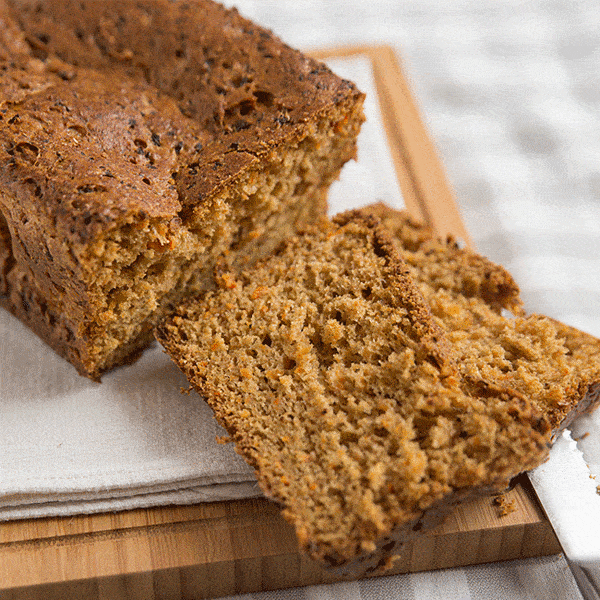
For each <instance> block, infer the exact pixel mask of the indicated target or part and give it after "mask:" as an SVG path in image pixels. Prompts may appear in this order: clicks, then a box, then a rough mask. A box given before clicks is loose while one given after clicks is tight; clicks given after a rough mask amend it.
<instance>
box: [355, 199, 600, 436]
mask: <svg viewBox="0 0 600 600" xmlns="http://www.w3.org/2000/svg"><path fill="white" fill-rule="evenodd" d="M363 212H364V214H370V215H376V216H377V217H378V218H379V219H381V220H382V222H383V223H384V225H385V227H386V229H387V230H388V231H389V232H390V234H391V235H392V237H393V239H394V243H395V245H396V249H397V250H398V251H399V252H400V255H401V256H402V258H403V260H404V261H405V262H406V264H407V265H408V267H409V269H410V273H411V275H412V277H413V279H414V280H415V281H416V283H417V285H418V287H419V289H420V291H421V292H422V294H423V296H424V297H425V299H426V301H427V303H428V304H429V307H430V308H431V311H432V313H433V315H434V316H435V318H436V319H437V322H438V325H440V327H441V328H442V329H444V330H445V331H446V335H447V337H448V339H449V341H450V342H451V344H452V346H453V348H454V350H455V352H456V353H457V356H458V357H459V360H458V362H457V365H458V368H459V371H460V374H461V377H462V378H463V379H464V380H467V381H469V380H478V379H482V380H484V381H486V382H487V385H488V386H493V387H495V388H498V389H506V390H509V391H510V392H511V393H514V394H521V395H522V396H523V397H526V398H529V399H530V400H532V401H533V402H534V403H536V404H537V405H538V407H539V408H540V410H542V411H543V412H545V413H546V414H547V415H548V418H549V420H550V423H551V425H552V428H553V430H554V435H553V437H556V435H558V433H559V432H560V431H561V430H562V429H564V427H566V426H567V425H568V424H569V423H570V422H571V421H572V420H573V419H574V418H575V417H576V416H577V414H579V413H580V412H582V411H584V410H592V409H593V408H595V407H596V406H597V405H598V403H599V402H600V340H598V339H597V338H595V337H593V336H591V335H589V334H586V333H584V332H581V331H578V330H577V329H575V328H573V327H569V326H567V325H564V324H563V323H559V322H558V321H556V320H553V319H549V318H548V317H544V316H541V315H535V314H533V315H526V314H525V311H524V310H523V308H522V302H521V300H520V297H519V288H518V286H517V284H516V283H515V282H514V280H513V278H512V276H511V275H510V274H509V273H508V272H507V271H506V270H505V269H504V268H503V267H501V266H499V265H496V264H494V263H493V262H491V261H489V260H488V259H486V258H484V257H482V256H481V255H479V254H477V253H476V252H473V251H471V250H469V249H467V248H462V249H461V248H459V246H458V245H457V244H456V242H455V241H454V240H453V239H451V238H449V239H447V240H440V239H438V238H437V237H436V236H435V235H434V234H433V232H432V231H431V230H430V229H429V228H428V227H426V226H425V225H423V224H421V223H418V222H416V221H415V220H414V219H412V218H411V217H410V216H409V215H408V214H407V213H406V212H402V211H397V210H394V209H391V208H389V207H387V206H385V205H383V204H375V205H371V206H369V207H367V208H365V209H364V210H363ZM502 309H504V311H503V310H502ZM506 310H508V311H511V312H512V313H514V316H513V315H510V314H507V313H506V312H505V311H506Z"/></svg>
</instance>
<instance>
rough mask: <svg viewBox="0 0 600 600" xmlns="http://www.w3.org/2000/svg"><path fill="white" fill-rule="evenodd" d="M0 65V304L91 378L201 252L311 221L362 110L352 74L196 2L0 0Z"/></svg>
mask: <svg viewBox="0 0 600 600" xmlns="http://www.w3.org/2000/svg"><path fill="white" fill-rule="evenodd" d="M167 50H168V51H167ZM0 62H1V64H2V69H1V70H0V78H1V80H2V81H1V83H2V87H1V88H0V106H1V107H2V109H3V113H2V118H0V187H1V191H0V266H1V269H0V303H1V304H2V305H3V306H5V307H6V308H8V309H9V310H10V311H12V312H13V313H14V314H15V315H17V316H18V317H19V318H20V319H22V320H23V321H24V322H25V323H27V324H28V325H29V326H30V327H31V328H32V329H34V331H36V332H37V333H38V334H39V335H40V336H41V337H43V338H44V339H45V340H46V341H47V342H48V343H49V344H50V345H52V346H53V347H54V348H55V350H57V351H58V352H59V353H60V354H62V355H63V356H65V358H67V359H68V360H70V361H71V362H72V363H73V364H74V365H75V366H76V368H77V369H78V370H79V371H80V372H81V373H82V374H85V375H87V376H89V377H92V378H99V377H100V375H101V374H102V373H103V372H105V371H106V370H108V369H110V368H112V367H113V366H115V365H118V364H121V363H123V362H125V361H126V360H128V358H131V357H133V356H135V355H136V353H137V352H138V351H139V350H140V349H142V348H143V347H144V346H145V345H147V343H148V342H149V341H150V340H151V339H152V327H153V325H154V323H155V322H156V319H157V318H158V316H159V315H160V314H161V313H162V312H163V311H164V310H165V309H166V308H167V307H168V306H170V305H171V304H173V303H174V302H177V301H179V299H180V298H181V297H183V296H184V295H185V294H186V293H189V292H192V291H199V290H201V289H205V288H208V287H211V286H212V285H214V280H213V271H214V266H215V264H216V262H217V261H221V262H222V261H226V262H227V263H228V264H230V265H231V268H233V269H239V268H242V267H246V266H248V265H250V264H252V262H253V261H255V260H256V259H257V258H258V257H260V256H264V255H266V254H268V253H269V252H270V251H272V250H273V249H274V248H275V247H276V245H277V244H279V243H280V242H281V240H282V239H285V238H286V237H288V236H290V235H293V234H294V233H295V231H296V229H297V228H298V227H304V226H306V225H308V224H310V223H313V222H315V221H316V220H318V219H319V218H321V217H322V216H323V214H324V213H325V208H326V193H327V190H328V187H329V185H330V184H331V182H332V181H333V180H334V179H335V178H336V177H337V176H338V174H339V172H340V169H341V168H342V166H343V164H344V163H345V162H346V161H348V160H349V159H351V158H353V157H354V155H355V152H356V137H357V135H358V131H359V129H360V125H361V123H362V121H363V115H362V100H363V95H362V94H361V93H360V92H359V91H358V90H357V89H356V88H355V87H354V86H353V85H352V84H351V83H350V82H347V81H344V80H342V79H340V78H338V77H336V76H335V75H334V74H333V73H331V71H329V70H328V69H327V68H326V67H325V66H324V65H322V64H320V63H317V62H315V61H312V60H310V59H308V58H307V57H305V56H303V55H302V54H301V53H299V52H297V51H295V50H293V49H291V48H289V47H287V46H285V44H283V43H282V42H281V41H280V40H278V39H277V38H275V37H274V36H273V35H272V34H271V33H270V32H267V31H265V30H264V29H262V28H260V27H257V26H255V25H253V24H252V23H250V22H249V21H247V20H245V19H243V18H242V17H240V16H239V15H238V14H237V12H235V11H228V10H225V9H224V8H223V7H222V6H220V5H218V4H216V3H213V2H207V1H201V0H197V1H194V0H192V1H190V2H181V3H173V2H168V1H166V0H164V1H163V0H156V1H153V0H140V1H133V0H123V1H118V2H116V1H115V2H112V1H110V0H107V1H106V2H88V3H83V2H68V1H64V0H60V1H54V0H49V1H48V2H44V3H38V2H28V1H25V0H23V1H17V0H15V1H10V2H9V1H7V0H0ZM275 73H279V75H277V76H275V75H274V74H275Z"/></svg>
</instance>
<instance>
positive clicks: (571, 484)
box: [529, 429, 600, 600]
mask: <svg viewBox="0 0 600 600" xmlns="http://www.w3.org/2000/svg"><path fill="white" fill-rule="evenodd" d="M529 478H530V480H531V483H532V484H533V487H534V489H535V491H536V494H537V496H538V498H539V500H540V502H541V504H542V506H543V508H544V511H545V512H546V515H547V517H548V520H549V521H550V523H551V524H552V527H553V529H554V532H555V533H556V537H557V538H558V541H559V542H560V544H561V546H562V548H563V551H564V553H565V557H566V559H567V562H568V563H569V566H570V567H571V570H572V571H573V575H574V576H575V579H576V580H577V583H578V585H579V589H580V590H581V593H582V595H583V597H584V598H585V600H600V495H598V487H597V486H598V485H599V484H600V482H596V481H595V480H594V479H593V478H592V476H591V474H590V470H589V468H588V466H587V464H586V462H585V459H584V456H583V453H582V452H581V450H580V449H579V448H578V447H577V442H575V441H574V440H573V438H572V436H571V432H570V431H569V430H568V429H565V430H564V431H563V433H562V434H561V435H560V436H559V438H558V439H557V440H556V442H555V443H554V446H553V447H552V449H551V451H550V458H549V459H548V461H547V462H545V463H544V464H543V465H540V466H539V467H537V469H534V470H533V471H531V472H530V473H529Z"/></svg>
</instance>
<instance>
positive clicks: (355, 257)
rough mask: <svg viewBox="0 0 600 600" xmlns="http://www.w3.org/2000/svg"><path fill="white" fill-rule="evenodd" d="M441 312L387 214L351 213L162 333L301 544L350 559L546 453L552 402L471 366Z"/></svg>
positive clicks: (187, 308) (189, 310)
mask: <svg viewBox="0 0 600 600" xmlns="http://www.w3.org/2000/svg"><path fill="white" fill-rule="evenodd" d="M439 321H440V320H439V319H438V318H437V317H435V316H434V314H433V313H432V312H431V311H430V310H429V308H428V305H427V303H426V301H425V298H424V296H423V294H422V293H421V292H420V291H419V289H418V287H417V285H416V283H415V282H414V280H413V277H412V275H411V270H410V267H409V266H407V264H406V263H404V262H403V261H401V259H400V257H399V254H398V253H397V251H396V250H395V249H394V247H393V243H392V239H391V238H390V237H389V236H388V234H387V233H386V232H385V231H384V230H383V229H382V228H381V226H380V224H379V223H378V221H377V220H376V219H374V218H372V217H370V216H365V215H359V214H352V215H346V216H344V217H341V218H340V219H338V220H337V223H336V224H329V225H324V226H323V227H322V228H321V229H318V230H313V231H310V232H308V233H306V234H304V235H302V236H297V237H295V238H293V239H291V240H290V241H288V242H287V243H286V244H285V245H284V246H282V247H281V248H280V249H279V250H278V251H277V252H276V253H275V254H274V255H273V256H272V257H270V258H268V259H266V260H264V261H262V262H260V263H259V264H258V265H257V266H256V267H255V268H254V269H253V270H252V271H251V272H250V273H248V274H241V275H238V276H236V275H234V274H232V273H230V272H223V273H221V277H220V287H219V288H218V289H217V290H215V291H211V292H208V293H206V294H203V295H202V296H200V297H198V298H196V299H194V300H191V301H187V302H186V303H184V304H183V305H182V306H180V307H178V309H177V310H176V311H175V313H174V314H173V315H172V316H170V317H169V318H168V319H167V320H166V321H164V322H163V323H162V324H161V325H160V326H159V328H158V330H157V335H158V338H159V340H160V341H161V342H162V343H163V345H164V346H165V348H166V349H167V351H168V352H169V354H170V355H171V356H172V357H173V358H174V360H175V361H176V363H177V364H178V365H179V366H180V367H181V368H182V370H183V371H184V372H185V373H186V375H187V376H188V378H189V379H190V381H191V382H192V383H193V384H194V386H195V387H196V389H197V390H198V391H199V392H200V394H201V395H202V396H203V397H204V398H205V399H206V400H207V402H208V403H209V404H210V405H211V407H212V408H213V409H214V411H215V414H216V416H217V418H218V419H219V421H220V422H221V423H222V424H223V425H224V426H225V428H226V429H227V430H228V432H229V434H230V435H231V437H232V439H233V441H234V442H235V444H236V448H237V450H238V452H239V453H240V454H242V455H243V456H244V457H245V458H246V459H247V460H248V461H249V462H250V464H252V465H253V466H254V467H255V469H256V472H257V476H258V479H259V482H260V485H261V486H262V489H263V490H264V491H265V493H266V494H267V495H268V496H270V497H272V498H274V499H276V500H277V501H279V502H281V503H282V504H283V514H284V516H285V517H286V518H287V519H288V520H289V521H290V522H291V523H292V524H293V525H294V526H295V528H296V532H297V534H298V538H299V540H300V543H301V545H302V547H303V548H304V549H305V550H306V551H308V552H309V553H311V554H312V556H314V557H316V558H318V559H320V560H322V561H324V562H325V563H327V564H330V565H334V566H336V565H337V566H339V565H343V564H346V563H353V562H355V561H358V560H360V559H361V557H365V556H369V555H372V554H373V553H376V551H381V552H383V554H385V549H383V550H382V548H383V546H385V547H386V549H387V551H391V549H392V548H393V547H394V545H395V542H394V541H393V539H394V535H395V531H397V530H398V529H399V528H400V529H401V528H402V527H404V526H406V525H407V524H410V523H413V522H415V520H419V519H420V518H421V516H422V514H423V512H424V511H427V510H432V512H435V511H442V509H443V507H444V506H450V505H452V503H453V502H456V501H459V499H462V498H464V497H466V496H469V495H473V493H477V492H479V493H482V492H483V491H488V490H491V489H497V490H501V489H503V488H504V487H506V485H507V484H508V481H509V480H510V478H511V477H512V476H514V475H516V474H517V473H519V472H521V471H523V470H525V469H527V468H530V467H533V466H535V465H537V464H539V463H540V462H541V461H542V460H543V459H544V457H545V456H546V452H547V444H548V441H549V426H548V423H547V420H546V419H545V417H544V415H543V414H542V413H541V412H540V411H539V410H538V408H537V407H536V406H535V404H533V403H531V402H529V401H528V400H527V399H526V398H524V397H522V395H521V394H519V393H517V392H511V391H510V390H508V389H507V388H503V389H499V388H497V387H494V386H487V387H486V386H485V383H484V379H483V378H482V377H477V378H476V379H474V380H473V381H467V380H466V379H463V378H461V376H460V371H459V368H458V365H457V361H458V358H459V355H457V353H456V352H455V350H454V349H453V347H452V345H451V344H450V343H449V342H448V339H447V335H446V334H445V333H444V330H443V328H442V327H441V325H440V322H439ZM388 553H389V552H388Z"/></svg>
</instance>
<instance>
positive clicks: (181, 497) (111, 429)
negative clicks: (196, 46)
mask: <svg viewBox="0 0 600 600" xmlns="http://www.w3.org/2000/svg"><path fill="white" fill-rule="evenodd" d="M333 66H334V68H335V70H336V71H338V72H339V73H340V74H341V75H342V76H344V77H347V78H351V79H353V80H354V81H356V82H357V84H358V85H359V87H360V88H361V89H362V90H364V91H365V92H367V94H368V102H367V106H366V112H367V123H366V124H365V126H364V129H363V131H362V132H361V135H360V138H359V159H358V161H357V162H356V163H350V164H348V165H347V166H346V167H345V169H344V172H343V176H342V178H341V179H340V181H338V182H336V183H335V185H334V189H332V192H331V201H330V206H331V211H332V212H338V211H340V210H345V209H348V208H353V207H355V206H358V204H357V202H356V199H360V200H362V201H363V203H365V204H366V203H368V202H369V201H373V200H384V201H386V202H388V203H389V204H392V205H395V206H397V207H401V206H402V197H401V193H400V191H399V188H398V184H397V181H396V178H395V174H394V168H393V163H392V161H391V158H390V155H389V151H388V148H387V144H386V140H385V134H384V131H383V125H382V122H381V118H380V115H379V113H378V108H377V102H376V98H375V96H376V92H375V86H374V84H373V79H372V74H371V70H370V63H369V61H368V60H367V59H363V58H358V59H347V60H338V61H335V64H334V65H333ZM373 190H377V196H376V197H373ZM188 387H189V386H188V384H187V381H186V380H185V378H184V377H183V375H182V374H181V373H180V372H179V371H178V369H177V368H176V367H175V366H174V365H173V364H172V363H171V361H170V359H169V358H168V356H167V355H166V354H165V353H164V352H163V351H162V349H161V348H160V346H158V345H157V344H156V345H155V346H153V347H151V348H150V349H149V350H147V351H146V352H145V353H144V354H143V356H142V358H141V359H140V360H139V361H138V362H137V363H135V364H134V365H131V366H127V367H122V368H120V369H117V370H115V371H113V372H111V373H109V374H107V375H105V376H104V377H103V379H102V383H101V384H98V383H94V382H91V381H89V380H87V379H85V378H83V377H80V376H79V375H77V373H76V372H75V370H74V369H73V367H71V366H70V365H69V364H68V363H66V362H65V361H63V360H62V359H61V358H59V357H58V356H57V355H56V354H54V352H53V351H52V350H50V349H49V348H48V347H47V346H46V345H45V344H44V343H43V342H42V341H40V340H39V339H38V338H37V337H36V336H35V335H34V334H33V333H31V332H30V331H29V330H28V329H27V328H26V327H25V326H24V325H22V324H21V323H20V322H19V321H18V320H17V319H15V318H14V317H12V316H11V315H10V314H9V313H7V312H6V311H4V310H1V309H0V403H1V409H0V520H8V519H22V518H29V517H47V516H56V515H73V514H81V513H92V512H104V511H113V510H124V509H131V508H141V507H148V506H158V505H166V504H177V503H180V504H183V503H195V502H202V501H212V500H226V499H234V498H241V497H251V496H257V495H259V494H260V490H259V489H258V487H257V484H256V480H255V478H254V474H253V472H252V470H251V469H250V468H249V467H248V466H247V465H246V464H245V463H244V461H243V460H242V459H241V458H240V457H238V456H237V454H235V452H234V451H233V447H232V445H231V444H225V445H223V444H219V443H217V441H216V438H217V436H219V435H223V433H224V432H223V431H222V430H221V429H220V427H219V426H218V425H217V423H216V421H215V420H214V418H213V416H212V412H211V410H210V409H209V408H208V406H207V405H206V404H205V403H204V402H203V401H202V400H201V399H200V398H199V397H198V396H197V395H196V394H195V393H191V394H182V393H181V389H182V388H183V389H187V388H188Z"/></svg>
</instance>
